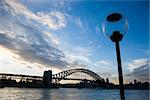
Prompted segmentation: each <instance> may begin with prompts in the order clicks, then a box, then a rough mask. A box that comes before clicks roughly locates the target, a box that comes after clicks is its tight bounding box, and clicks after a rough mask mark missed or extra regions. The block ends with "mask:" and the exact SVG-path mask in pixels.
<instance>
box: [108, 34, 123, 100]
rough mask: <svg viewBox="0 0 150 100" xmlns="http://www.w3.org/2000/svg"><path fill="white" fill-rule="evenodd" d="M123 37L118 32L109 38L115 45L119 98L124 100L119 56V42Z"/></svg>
mask: <svg viewBox="0 0 150 100" xmlns="http://www.w3.org/2000/svg"><path fill="white" fill-rule="evenodd" d="M122 38H123V35H122V34H120V32H119V31H114V32H113V34H112V35H111V36H110V39H111V40H112V42H115V45H116V54H117V63H118V75H119V87H120V98H121V100H125V95H124V85H123V75H122V65H121V55H120V45H119V42H120V41H121V40H122Z"/></svg>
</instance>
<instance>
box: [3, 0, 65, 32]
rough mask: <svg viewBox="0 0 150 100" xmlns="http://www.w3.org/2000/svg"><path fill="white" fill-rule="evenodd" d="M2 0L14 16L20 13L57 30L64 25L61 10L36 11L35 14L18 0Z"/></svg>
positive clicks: (63, 16)
mask: <svg viewBox="0 0 150 100" xmlns="http://www.w3.org/2000/svg"><path fill="white" fill-rule="evenodd" d="M3 2H4V3H5V8H7V9H9V10H10V11H11V13H12V14H13V15H14V16H18V15H20V16H23V17H26V18H27V19H29V20H35V21H37V22H39V23H40V24H43V25H46V26H48V28H50V29H52V30H58V29H61V28H64V27H65V26H66V19H65V15H64V14H63V13H61V12H57V11H55V12H47V13H44V12H37V14H35V13H33V12H32V11H30V10H29V9H28V8H27V7H25V6H24V5H23V4H21V3H20V2H19V1H18V0H5V1H3Z"/></svg>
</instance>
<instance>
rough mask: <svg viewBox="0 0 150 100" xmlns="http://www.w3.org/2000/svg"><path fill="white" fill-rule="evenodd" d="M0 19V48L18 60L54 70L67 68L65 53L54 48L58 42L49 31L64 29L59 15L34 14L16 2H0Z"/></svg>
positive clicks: (14, 0)
mask: <svg viewBox="0 0 150 100" xmlns="http://www.w3.org/2000/svg"><path fill="white" fill-rule="evenodd" d="M0 19H1V23H0V45H2V46H4V47H6V48H8V49H10V50H11V51H12V52H14V53H15V54H17V55H19V56H20V58H21V60H24V61H27V62H30V63H39V64H41V65H44V66H51V67H56V68H62V67H65V66H66V65H67V62H66V61H65V55H64V53H63V52H62V51H60V50H59V49H57V48H56V45H59V39H58V38H57V37H56V36H55V35H53V34H52V33H51V32H50V30H57V29H60V28H63V27H65V22H64V21H65V20H64V19H65V18H64V16H63V14H62V13H61V12H50V13H48V14H47V13H46V14H45V13H39V14H35V13H33V12H31V11H30V10H28V9H27V8H26V7H25V6H24V5H22V4H21V3H19V2H18V1H17V0H12V1H9V0H1V1H0ZM43 25H47V26H48V29H45V28H43ZM51 25H52V26H51ZM40 27H42V28H40Z"/></svg>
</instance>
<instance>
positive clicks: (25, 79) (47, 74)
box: [0, 68, 104, 86]
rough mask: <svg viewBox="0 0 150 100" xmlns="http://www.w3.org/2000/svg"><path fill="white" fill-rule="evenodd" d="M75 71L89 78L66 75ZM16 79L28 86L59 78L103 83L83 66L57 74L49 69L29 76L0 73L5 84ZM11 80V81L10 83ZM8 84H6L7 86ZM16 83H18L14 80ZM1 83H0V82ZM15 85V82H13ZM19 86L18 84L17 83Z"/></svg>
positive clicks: (0, 79) (0, 80)
mask: <svg viewBox="0 0 150 100" xmlns="http://www.w3.org/2000/svg"><path fill="white" fill-rule="evenodd" d="M76 73H80V74H81V73H82V74H83V73H84V74H85V75H87V76H90V77H91V79H85V78H83V77H82V76H80V77H77V78H69V77H68V76H71V75H75V74H76ZM16 80H20V81H19V83H20V84H23V85H25V86H26V85H29V86H35V85H37V86H38V85H39V86H43V85H42V84H44V85H45V86H50V85H52V84H60V81H61V80H70V81H74V80H75V81H80V82H83V81H86V82H98V83H99V84H102V83H104V79H103V78H101V77H100V76H99V75H98V74H96V73H95V72H93V71H91V70H88V69H84V68H76V69H69V70H64V71H62V72H59V73H57V74H52V71H51V70H48V71H44V74H43V76H31V75H21V74H8V73H0V83H4V85H5V84H8V83H9V84H14V83H15V82H16ZM12 82H13V83H12ZM9 84H8V86H9ZM16 84H18V83H17V82H16ZM0 85H1V84H0ZM14 86H15V84H14ZM18 86H20V85H18Z"/></svg>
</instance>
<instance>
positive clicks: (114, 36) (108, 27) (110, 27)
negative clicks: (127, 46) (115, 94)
mask: <svg viewBox="0 0 150 100" xmlns="http://www.w3.org/2000/svg"><path fill="white" fill-rule="evenodd" d="M102 30H103V33H104V34H105V35H106V36H107V37H108V38H109V39H111V41H112V42H114V43H115V45H116V54H117V63H118V75H119V86H120V98H121V100H125V95H124V86H123V75H122V65H121V56H120V46H119V42H120V41H121V40H122V38H123V36H124V35H125V34H126V33H127V30H128V23H127V19H126V18H125V17H124V16H122V15H121V14H120V13H111V14H110V15H108V16H107V17H106V19H105V21H104V23H103V24H102Z"/></svg>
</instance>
